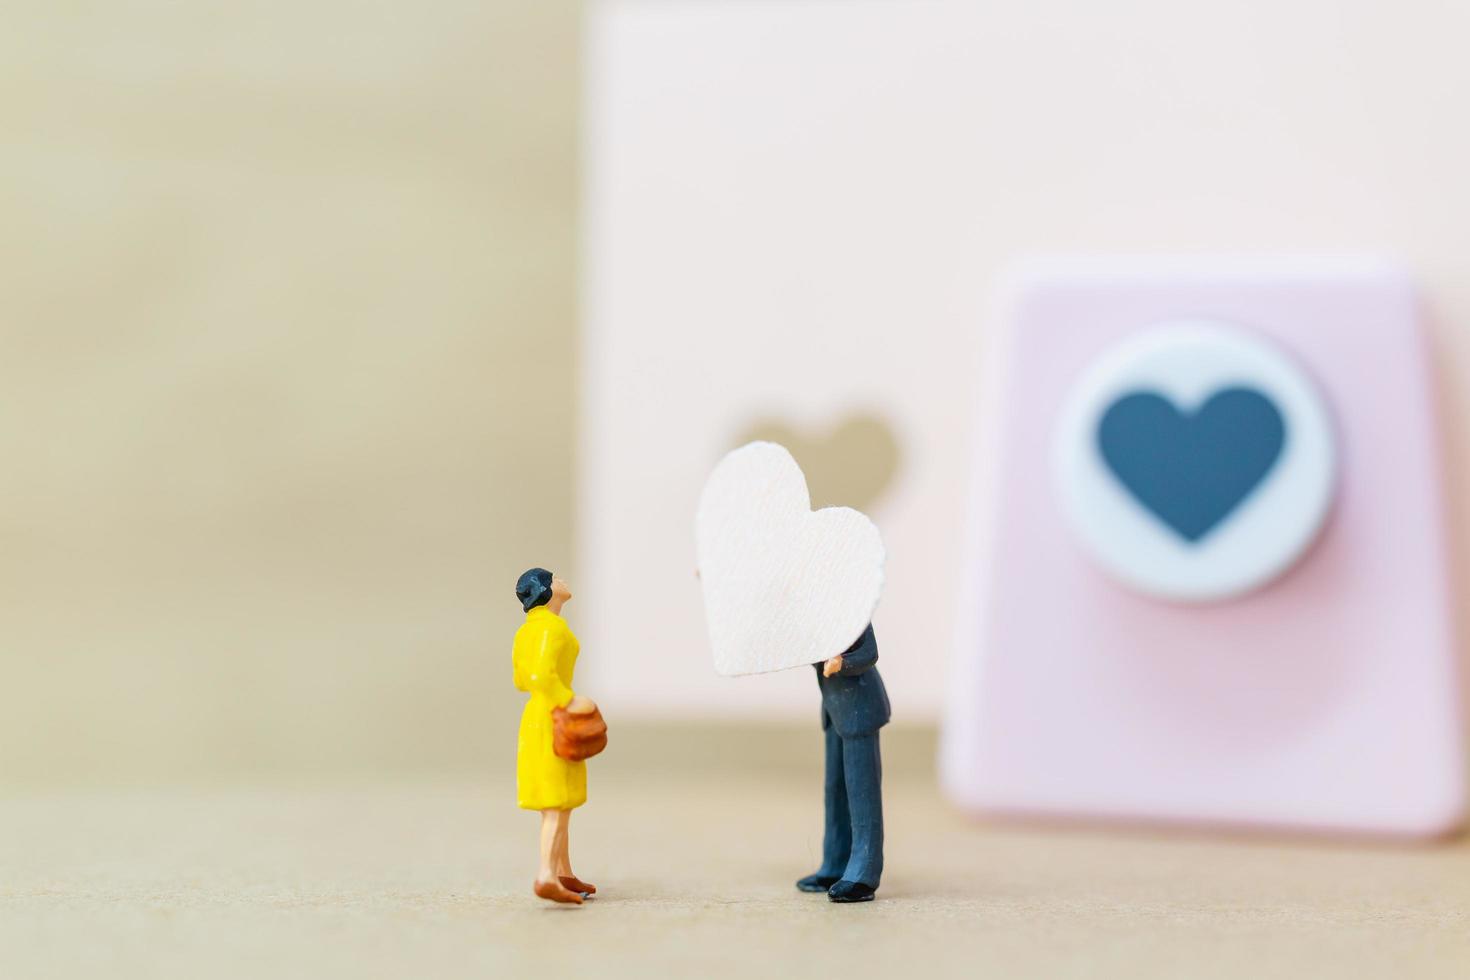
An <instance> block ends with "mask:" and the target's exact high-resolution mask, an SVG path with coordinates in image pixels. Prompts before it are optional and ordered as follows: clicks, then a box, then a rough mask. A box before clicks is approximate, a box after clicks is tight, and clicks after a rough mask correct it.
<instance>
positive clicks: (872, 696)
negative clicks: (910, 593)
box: [796, 625, 890, 902]
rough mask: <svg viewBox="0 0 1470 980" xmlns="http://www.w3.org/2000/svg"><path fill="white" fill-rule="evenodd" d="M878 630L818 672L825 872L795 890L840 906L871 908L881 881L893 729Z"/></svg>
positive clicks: (822, 869)
mask: <svg viewBox="0 0 1470 980" xmlns="http://www.w3.org/2000/svg"><path fill="white" fill-rule="evenodd" d="M877 663H878V641H877V639H876V638H875V637H874V636H873V627H872V626H871V625H869V626H868V628H867V629H865V630H863V635H862V636H860V637H858V641H857V642H856V643H854V644H853V645H852V646H851V647H849V648H848V649H847V650H845V651H844V652H842V653H839V654H838V655H837V656H835V657H833V658H831V659H830V660H827V661H826V662H824V663H818V664H813V665H812V666H813V667H815V668H816V669H817V684H818V685H819V686H820V687H821V689H822V729H823V730H824V731H825V732H826V734H827V787H826V790H827V792H826V795H827V829H826V832H825V833H824V834H823V836H822V866H821V867H820V868H818V869H817V870H816V872H815V873H814V874H809V875H807V876H806V877H805V878H803V879H801V880H800V881H798V882H797V883H796V887H797V888H800V889H801V890H802V891H804V892H820V891H824V892H826V893H827V897H828V898H829V899H831V900H832V901H834V902H870V901H872V900H873V895H874V893H876V892H877V890H878V879H879V878H881V877H882V875H883V784H882V781H883V764H882V759H881V757H880V756H879V752H878V729H880V728H882V727H883V726H884V725H886V724H887V723H888V717H889V714H890V709H889V706H888V692H887V691H886V690H885V689H884V687H883V678H882V677H880V676H879V675H878V668H877V666H876V665H877Z"/></svg>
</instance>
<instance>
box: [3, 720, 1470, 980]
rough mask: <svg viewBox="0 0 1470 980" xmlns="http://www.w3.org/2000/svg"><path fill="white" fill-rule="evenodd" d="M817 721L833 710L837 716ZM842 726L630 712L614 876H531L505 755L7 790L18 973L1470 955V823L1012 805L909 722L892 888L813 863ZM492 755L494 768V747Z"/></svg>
mask: <svg viewBox="0 0 1470 980" xmlns="http://www.w3.org/2000/svg"><path fill="white" fill-rule="evenodd" d="M813 728H815V726H813ZM819 736H820V733H819V732H816V731H815V730H813V731H798V730H789V731H788V730H778V729H770V730H758V731H753V732H748V733H740V732H738V731H733V730H717V729H698V730H695V729H656V730H646V731H623V732H615V733H614V734H613V743H612V745H611V747H610V748H609V750H608V752H607V753H606V754H605V755H604V756H602V757H599V758H598V759H596V760H593V762H592V763H591V766H592V770H591V774H590V779H589V782H590V800H589V802H588V804H587V806H586V807H584V808H582V809H581V810H578V811H577V812H576V815H575V819H574V820H573V823H572V856H573V859H574V864H575V869H576V871H577V873H578V874H579V875H581V876H582V877H583V878H585V879H587V880H589V881H592V882H595V883H596V884H597V885H598V886H599V888H600V893H599V895H598V897H597V898H596V899H595V900H593V901H591V902H589V903H588V904H587V905H585V906H584V907H582V908H564V907H555V906H551V905H549V904H547V903H543V902H540V901H538V900H536V899H534V898H533V897H532V896H531V894H530V884H531V878H532V876H533V874H534V871H535V865H536V830H537V818H536V816H535V815H533V814H530V813H526V812H523V811H520V810H517V809H516V807H515V805H514V799H513V796H514V790H513V779H514V776H513V771H512V766H511V765H510V763H509V756H508V755H507V758H506V759H497V760H487V764H486V767H485V771H484V772H480V773H456V774H443V775H428V774H377V775H355V776H354V775H341V774H338V775H330V776H328V775H321V776H315V777H307V776H303V775H301V774H296V775H293V776H291V777H280V776H277V777H272V778H264V777H261V778H250V779H247V778H239V779H234V780H230V781H219V782H215V783H210V784H198V785H182V786H156V787H126V788H123V787H119V788H109V789H97V788H90V789H79V788H56V787H53V788H47V789H41V788H36V787H32V788H29V789H24V790H21V789H15V788H11V789H9V790H6V791H5V793H4V795H0V976H5V977H10V978H21V977H74V976H75V977H80V976H103V975H105V976H108V977H132V976H138V977H144V976H146V977H191V978H192V977H204V976H209V977H220V976H242V977H244V976H248V977H262V976H271V977H349V976H350V977H364V976H374V977H375V976H383V977H460V976H477V977H478V976H496V977H505V978H510V977H531V976H548V977H549V976H553V975H563V974H565V975H567V976H573V975H576V976H596V977H600V978H606V977H653V976H696V975H697V976H701V977H708V976H741V977H780V976H796V975H811V976H843V977H856V976H886V977H896V978H900V980H902V978H905V977H908V976H914V975H917V974H920V973H922V974H923V975H925V976H964V977H975V978H979V977H996V978H1014V977H1030V976H1035V977H1127V978H1140V977H1155V976H1157V977H1169V978H1179V977H1189V978H1211V977H1253V978H1255V977H1293V978H1299V977H1317V976H1321V977H1333V978H1352V977H1363V978H1380V977H1385V976H1395V977H1445V978H1450V977H1455V978H1463V977H1465V976H1470V847H1467V846H1466V844H1464V843H1463V842H1458V843H1452V844H1448V845H1439V846H1428V847H1393V846H1383V845H1365V844H1355V845H1349V844H1344V843H1325V842H1311V841H1286V840H1260V839H1250V840H1243V839H1239V838H1234V839H1232V838H1210V837H1203V836H1199V835H1192V836H1180V835H1163V834H1157V833H1144V832H1122V833H1119V832H1103V831H1098V830H1085V829H1055V828H1052V829H1043V828H1026V827H1016V826H1007V827H998V826H986V825H982V824H977V823H976V822H974V821H972V820H970V819H968V818H966V817H963V816H961V815H959V814H956V813H955V812H953V811H952V810H951V809H950V808H949V807H948V806H947V805H946V804H945V803H944V802H942V800H941V798H940V796H939V794H938V792H937V791H936V788H935V785H934V781H933V776H932V766H931V762H930V760H931V759H932V755H931V752H932V735H930V734H928V733H924V732H904V731H902V730H896V731H893V732H892V733H890V735H889V737H888V738H887V740H886V741H887V745H886V748H887V756H886V760H885V761H886V771H885V778H886V780H887V786H886V789H887V796H886V800H887V808H888V871H887V872H886V874H885V877H884V881H883V886H882V889H881V891H880V893H879V900H878V901H876V902H874V903H872V904H869V905H862V906H834V905H832V904H830V903H829V902H827V900H826V899H825V898H824V897H823V896H821V895H804V894H800V893H798V892H797V891H796V890H795V889H794V888H793V887H792V882H793V881H794V880H795V879H796V878H797V877H798V876H799V875H801V874H804V873H806V872H809V871H812V870H814V869H815V867H816V863H817V860H818V852H819V849H820V830H821V811H820V807H821V782H820V768H819V767H820V759H819V756H818V745H819ZM492 762H493V763H494V764H492Z"/></svg>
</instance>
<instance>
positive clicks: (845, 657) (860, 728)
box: [812, 625, 890, 738]
mask: <svg viewBox="0 0 1470 980" xmlns="http://www.w3.org/2000/svg"><path fill="white" fill-rule="evenodd" d="M877 663H878V640H877V638H876V637H874V636H873V627H872V626H871V625H870V626H869V627H868V628H867V629H865V630H863V635H862V636H860V637H858V640H857V642H856V643H854V644H853V645H852V646H850V647H848V648H847V649H846V650H844V651H843V653H842V670H840V671H838V672H837V673H836V674H834V675H833V676H831V677H823V676H822V665H821V664H813V665H812V666H814V667H816V668H817V683H818V684H819V685H820V686H821V688H822V728H823V729H824V730H825V729H826V728H827V726H828V725H833V726H835V727H836V728H837V734H838V735H841V736H842V737H843V738H856V737H857V736H860V735H871V734H873V733H874V732H876V731H877V730H878V729H880V728H882V727H883V726H884V725H886V724H888V716H889V714H890V709H889V707H888V691H887V690H886V689H884V687H883V678H882V677H880V676H878V668H877V667H876V666H875V664H877Z"/></svg>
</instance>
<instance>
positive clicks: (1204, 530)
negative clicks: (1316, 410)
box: [1097, 388, 1286, 543]
mask: <svg viewBox="0 0 1470 980" xmlns="http://www.w3.org/2000/svg"><path fill="white" fill-rule="evenodd" d="M1285 441H1286V424H1285V422H1284V421H1283V420H1282V418H1281V412H1280V411H1279V410H1278V409H1277V408H1276V405H1275V404H1274V403H1273V402H1272V401H1271V399H1269V398H1267V397H1266V396H1265V395H1263V394H1261V393H1260V392H1259V391H1256V390H1254V389H1251V388H1223V389H1221V390H1220V391H1217V392H1215V394H1213V395H1211V396H1210V398H1209V400H1208V401H1206V402H1205V403H1204V404H1203V405H1202V406H1200V408H1199V410H1198V411H1197V412H1194V413H1192V414H1188V415H1186V414H1184V413H1183V412H1180V411H1179V409H1177V408H1175V407H1174V403H1173V402H1171V401H1169V400H1168V399H1166V398H1164V397H1162V396H1160V395H1157V394H1155V393H1153V392H1150V391H1137V392H1133V393H1132V394H1128V395H1124V396H1123V397H1122V398H1119V399H1118V400H1117V401H1115V402H1113V404H1112V405H1110V406H1108V410H1107V412H1105V413H1104V414H1103V417H1102V422H1101V423H1100V424H1099V425H1098V427H1097V445H1098V448H1099V449H1100V450H1101V451H1102V456H1103V459H1104V460H1105V461H1106V462H1107V464H1108V468H1109V469H1111V470H1112V471H1113V473H1114V474H1115V475H1116V476H1117V477H1118V479H1119V480H1121V481H1122V482H1123V486H1125V487H1127V488H1128V492H1129V493H1131V494H1133V496H1134V497H1135V498H1137V500H1138V502H1139V503H1141V504H1143V505H1144V506H1145V507H1147V508H1148V509H1149V510H1150V511H1152V512H1153V513H1154V514H1155V515H1157V516H1158V518H1159V519H1160V520H1161V521H1163V522H1164V523H1165V524H1167V525H1169V527H1171V528H1173V529H1174V531H1175V532H1177V533H1178V534H1179V536H1180V537H1182V538H1184V540H1186V541H1189V542H1191V543H1193V542H1196V541H1198V540H1199V539H1200V538H1203V537H1204V536H1205V535H1206V534H1208V533H1209V532H1210V531H1211V530H1213V529H1214V528H1215V527H1217V526H1218V525H1219V524H1220V522H1221V521H1223V520H1224V519H1225V518H1226V517H1227V516H1228V515H1229V514H1230V512H1231V511H1233V510H1234V509H1235V508H1236V507H1238V506H1240V503H1241V501H1243V500H1245V498H1246V497H1248V496H1249V495H1250V493H1251V491H1252V490H1254V489H1255V488H1256V486H1257V485H1258V484H1259V483H1260V482H1261V480H1262V478H1264V477H1265V475H1266V474H1267V473H1269V472H1270V471H1271V467H1273V466H1275V465H1276V460H1277V459H1279V458H1280V456H1281V447H1282V445H1283V444H1284V443H1285Z"/></svg>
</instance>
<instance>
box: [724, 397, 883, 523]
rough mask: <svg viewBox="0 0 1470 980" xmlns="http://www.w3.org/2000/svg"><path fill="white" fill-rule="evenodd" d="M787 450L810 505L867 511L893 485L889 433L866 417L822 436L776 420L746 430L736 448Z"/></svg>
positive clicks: (860, 416)
mask: <svg viewBox="0 0 1470 980" xmlns="http://www.w3.org/2000/svg"><path fill="white" fill-rule="evenodd" d="M749 442H774V443H776V444H778V445H781V446H785V447H786V448H787V449H788V450H790V452H791V455H792V456H794V457H795V458H796V460H797V463H798V465H800V466H801V469H802V472H803V473H805V474H806V482H807V488H808V489H809V490H810V491H811V497H812V504H813V505H814V506H817V507H826V506H828V505H830V504H844V505H846V506H848V507H856V508H857V509H858V510H867V509H869V508H870V507H872V506H873V504H874V503H875V502H876V501H877V500H878V499H879V498H880V497H881V496H882V494H883V491H884V490H886V489H888V487H889V486H891V485H892V484H893V478H894V477H895V476H896V475H897V474H898V467H899V462H900V452H899V447H898V439H897V438H896V437H895V436H894V434H893V429H892V428H891V427H890V426H889V425H888V423H887V422H885V421H884V420H883V419H882V418H880V417H879V416H877V415H873V414H870V413H866V412H858V413H855V414H852V415H848V416H845V417H844V418H843V419H842V420H841V421H840V422H839V423H838V424H837V425H836V426H835V427H834V428H832V429H830V430H828V431H827V432H826V433H821V434H818V433H812V432H809V431H806V430H801V429H797V428H795V427H793V426H791V425H788V424H787V423H785V422H783V421H780V420H779V419H769V420H765V421H760V422H757V423H756V424H754V425H752V426H750V427H749V428H748V429H746V430H745V432H744V433H743V434H742V436H741V438H740V439H738V440H737V441H736V442H735V445H737V446H743V445H745V444H746V443H749Z"/></svg>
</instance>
